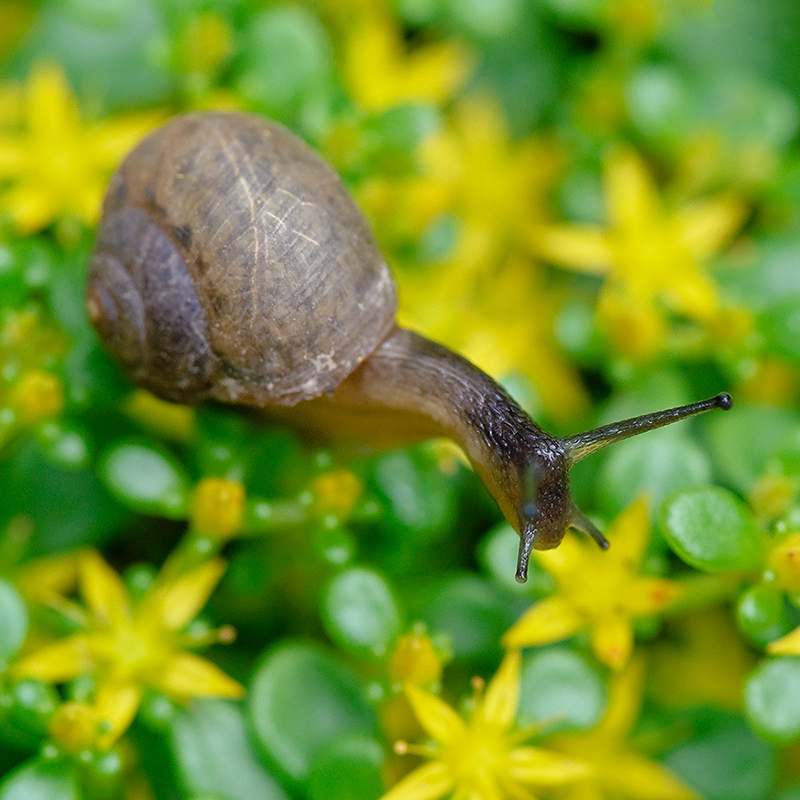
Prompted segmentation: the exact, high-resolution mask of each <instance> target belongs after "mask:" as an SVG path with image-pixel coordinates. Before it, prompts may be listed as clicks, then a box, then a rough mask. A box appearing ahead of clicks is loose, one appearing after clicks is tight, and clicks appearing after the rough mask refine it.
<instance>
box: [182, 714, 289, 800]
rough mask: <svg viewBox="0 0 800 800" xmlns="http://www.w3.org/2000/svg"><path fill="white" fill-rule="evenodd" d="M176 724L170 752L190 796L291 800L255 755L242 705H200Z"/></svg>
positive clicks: (239, 799) (240, 799)
mask: <svg viewBox="0 0 800 800" xmlns="http://www.w3.org/2000/svg"><path fill="white" fill-rule="evenodd" d="M170 722H171V724H170V736H169V742H170V747H171V749H172V753H173V756H174V759H175V765H176V768H177V774H178V779H179V781H180V783H181V785H182V787H183V789H184V791H185V792H186V793H187V795H190V794H195V795H199V794H214V793H219V794H220V795H223V796H224V797H226V798H228V800H251V798H254V797H258V798H260V800H287V798H288V795H287V794H286V793H285V792H284V791H283V789H282V788H281V787H280V785H279V784H278V782H277V781H276V780H275V778H274V777H273V776H272V775H270V773H269V772H268V771H267V770H266V769H265V768H264V766H263V764H262V763H261V762H260V761H259V759H258V758H257V757H256V754H255V753H254V752H253V748H252V746H251V743H250V739H249V737H248V731H247V726H246V720H245V718H244V716H243V714H242V709H241V708H240V707H239V706H237V705H235V704H234V703H230V702H225V701H222V700H201V701H196V702H194V703H192V705H191V706H190V707H189V708H188V709H180V710H178V711H176V713H175V714H174V715H173V716H172V717H171V720H170Z"/></svg>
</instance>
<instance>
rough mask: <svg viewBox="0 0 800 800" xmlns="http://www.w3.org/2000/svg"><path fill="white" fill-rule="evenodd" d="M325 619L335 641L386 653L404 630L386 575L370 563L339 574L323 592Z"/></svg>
mask: <svg viewBox="0 0 800 800" xmlns="http://www.w3.org/2000/svg"><path fill="white" fill-rule="evenodd" d="M322 621H323V624H324V625H325V630H326V631H327V632H328V635H329V636H330V637H331V639H333V640H334V641H336V642H338V643H339V644H341V645H342V647H345V648H347V649H350V650H354V651H357V652H360V653H368V654H371V655H374V656H382V655H384V654H385V653H386V651H387V650H388V649H389V645H390V644H391V643H392V642H393V641H394V639H395V637H396V636H397V634H398V633H399V632H400V625H401V619H400V610H399V608H398V607H397V600H396V599H395V596H394V593H393V591H392V589H391V587H390V586H389V584H388V583H387V582H386V579H385V578H384V577H383V576H382V575H381V574H380V573H378V572H376V571H375V570H372V569H369V568H367V567H351V568H350V569H346V570H343V571H342V572H340V573H339V574H338V575H336V576H335V577H334V578H333V579H332V580H331V582H330V583H329V584H328V586H327V588H326V589H325V592H324V593H323V596H322Z"/></svg>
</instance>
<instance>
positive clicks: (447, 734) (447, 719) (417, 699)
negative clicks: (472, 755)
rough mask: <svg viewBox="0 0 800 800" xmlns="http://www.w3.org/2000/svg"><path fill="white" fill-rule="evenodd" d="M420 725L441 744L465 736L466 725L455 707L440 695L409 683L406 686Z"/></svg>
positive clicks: (406, 691)
mask: <svg viewBox="0 0 800 800" xmlns="http://www.w3.org/2000/svg"><path fill="white" fill-rule="evenodd" d="M404 689H405V693H406V696H407V697H408V699H409V702H410V703H411V706H412V708H413V709H414V713H415V714H416V716H417V719H418V720H419V723H420V725H422V727H423V728H425V730H426V731H427V732H428V733H429V734H430V735H431V736H432V737H433V738H434V739H435V740H436V741H437V742H439V743H440V744H444V745H446V744H450V743H451V742H452V741H453V740H454V739H456V738H458V737H460V736H463V735H464V734H465V732H466V725H465V724H464V721H463V720H462V719H461V717H459V716H458V714H456V712H455V711H453V709H452V708H451V707H450V706H449V705H447V703H445V702H444V701H443V700H440V699H439V698H438V697H436V696H434V695H432V694H430V693H429V692H425V691H423V690H422V689H420V688H419V687H417V686H414V685H413V684H411V683H408V684H406V685H405V687H404Z"/></svg>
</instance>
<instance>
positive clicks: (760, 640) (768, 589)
mask: <svg viewBox="0 0 800 800" xmlns="http://www.w3.org/2000/svg"><path fill="white" fill-rule="evenodd" d="M736 621H737V622H738V623H739V629H740V630H741V631H742V633H743V634H744V635H745V636H746V637H747V638H748V639H749V640H750V641H751V642H753V643H754V644H757V645H759V646H761V647H763V646H764V645H766V644H768V643H769V642H771V641H773V640H774V639H778V638H779V637H781V636H783V634H785V633H788V632H789V629H790V628H791V625H792V621H791V615H790V614H789V613H788V608H787V605H786V602H785V600H784V596H783V591H782V590H781V589H780V588H778V587H776V586H770V585H765V584H760V583H759V584H756V585H755V586H750V587H748V588H747V589H745V591H744V592H742V594H741V595H740V596H739V600H738V602H737V604H736Z"/></svg>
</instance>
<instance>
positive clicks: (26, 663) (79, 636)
mask: <svg viewBox="0 0 800 800" xmlns="http://www.w3.org/2000/svg"><path fill="white" fill-rule="evenodd" d="M94 667H95V663H94V660H93V659H92V656H91V648H90V646H89V637H88V636H87V635H86V634H84V633H76V634H75V635H73V636H68V637H67V638H66V639H60V640H58V641H56V642H53V643H52V644H49V645H46V646H45V647H42V648H41V649H40V650H35V651H34V652H33V653H31V654H30V655H28V656H25V658H22V659H20V660H19V661H17V662H15V663H14V664H12V666H11V668H10V672H11V674H12V676H13V677H15V678H37V679H38V680H40V681H48V682H49V683H60V682H61V681H66V680H69V679H70V678H75V677H77V676H78V675H85V674H86V673H88V672H91V671H92V670H93V669H94Z"/></svg>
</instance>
